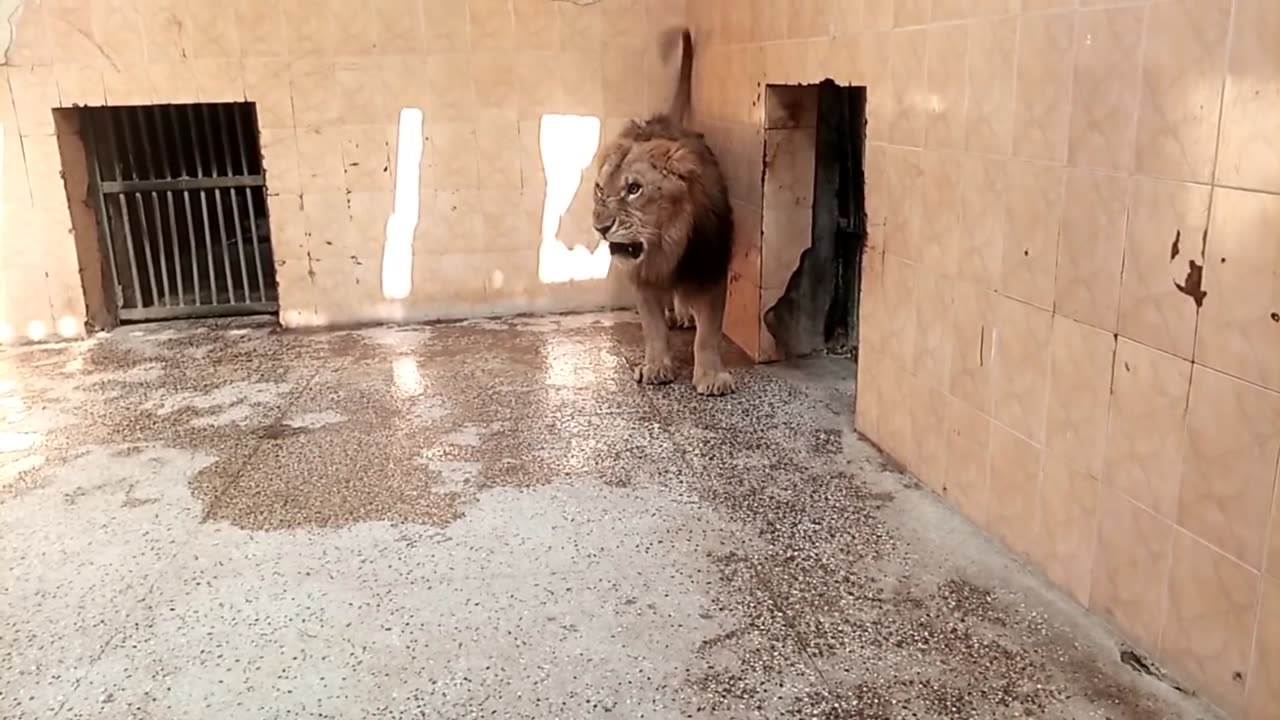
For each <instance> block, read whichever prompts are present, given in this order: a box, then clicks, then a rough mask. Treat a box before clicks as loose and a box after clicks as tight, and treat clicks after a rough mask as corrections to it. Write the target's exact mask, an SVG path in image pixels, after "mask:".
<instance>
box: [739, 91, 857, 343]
mask: <svg viewBox="0 0 1280 720" xmlns="http://www.w3.org/2000/svg"><path fill="white" fill-rule="evenodd" d="M771 97H773V98H775V99H776V100H777V101H778V103H779V104H782V105H786V106H787V110H786V112H787V113H788V114H789V115H790V116H791V117H802V116H804V115H805V114H807V113H808V112H810V109H809V108H812V110H811V112H812V113H813V116H812V122H813V127H814V134H813V138H814V139H813V152H814V157H813V160H812V162H813V186H812V187H813V195H812V197H813V202H812V224H811V226H810V234H811V237H810V242H809V246H808V248H806V249H805V250H804V251H803V253H801V255H800V258H799V262H798V263H797V264H796V267H795V270H794V271H793V272H792V273H791V276H790V277H789V278H788V279H787V283H786V288H785V290H784V291H783V292H782V295H781V297H779V298H778V299H777V301H776V302H775V303H773V305H772V306H770V307H769V308H768V309H767V310H766V311H765V313H764V322H765V326H766V327H767V328H768V329H769V332H770V333H771V334H772V335H773V338H774V341H775V342H776V344H777V346H778V351H779V354H780V355H781V356H782V357H788V358H794V357H803V356H806V355H811V354H813V353H817V352H826V353H829V354H835V355H850V356H852V357H854V358H856V356H857V343H858V294H859V289H860V283H861V268H862V262H861V261H862V250H863V247H864V246H865V244H866V237H867V211H866V178H865V175H864V158H865V155H866V123H867V118H866V107H867V93H866V88H865V87H842V86H840V85H837V84H836V83H835V82H833V81H831V80H825V81H823V82H822V83H820V84H818V85H811V86H802V87H788V88H786V89H785V91H780V92H777V93H774V94H772V95H771ZM766 112H772V111H770V110H769V109H768V108H766ZM772 162H773V164H774V165H779V166H780V165H783V164H784V163H783V159H780V158H776V157H775V158H772ZM768 172H769V169H768V168H766V175H767V174H768ZM766 183H768V180H767V179H766ZM765 212H766V213H768V212H769V208H767V207H766V209H765ZM768 225H769V223H768V221H767V220H766V227H768ZM764 242H765V243H766V250H765V252H766V253H767V252H768V249H767V247H768V244H769V243H770V242H771V240H770V238H768V237H766V238H765V240H764Z"/></svg>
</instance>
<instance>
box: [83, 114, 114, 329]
mask: <svg viewBox="0 0 1280 720" xmlns="http://www.w3.org/2000/svg"><path fill="white" fill-rule="evenodd" d="M82 112H83V113H84V114H83V115H81V118H83V120H82V121H81V124H80V127H81V132H83V133H85V134H86V137H85V140H86V143H85V144H86V145H87V146H88V148H89V153H88V154H89V164H90V165H92V166H93V168H92V169H93V174H92V178H93V188H94V198H93V200H94V202H93V206H94V209H95V210H97V213H98V232H100V233H101V234H102V235H101V237H99V238H98V243H99V244H100V245H106V246H107V262H108V263H110V267H111V273H110V275H111V292H112V295H114V296H115V299H116V312H117V313H119V312H120V308H121V307H123V306H124V294H123V293H122V291H121V288H120V269H119V267H117V266H116V249H115V243H114V242H112V239H111V224H110V222H109V221H108V219H107V205H106V197H105V196H103V194H102V163H101V156H102V148H101V143H100V142H99V140H98V131H97V129H96V126H97V123H98V120H99V119H100V118H102V111H101V110H87V111H82Z"/></svg>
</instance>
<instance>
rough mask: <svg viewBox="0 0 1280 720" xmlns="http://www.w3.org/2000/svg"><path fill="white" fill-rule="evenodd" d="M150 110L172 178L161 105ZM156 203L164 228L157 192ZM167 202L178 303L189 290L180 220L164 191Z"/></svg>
mask: <svg viewBox="0 0 1280 720" xmlns="http://www.w3.org/2000/svg"><path fill="white" fill-rule="evenodd" d="M149 110H150V112H148V113H146V114H148V115H150V116H151V120H152V121H153V124H154V126H155V134H154V138H155V142H156V146H157V147H158V148H159V149H160V168H159V169H160V170H162V171H163V172H164V176H165V177H166V178H172V177H173V172H172V170H171V169H170V166H169V146H168V145H167V144H166V138H165V131H164V118H163V117H162V116H161V114H160V113H161V109H160V108H159V107H152V108H149ZM151 197H152V199H153V200H155V203H156V227H157V228H161V229H163V225H164V222H163V220H162V219H161V216H160V201H159V198H158V197H157V196H156V194H155V193H154V192H153V193H152V194H151ZM164 199H165V204H166V205H168V207H169V240H170V241H171V244H172V246H173V274H174V276H175V277H176V278H177V281H178V283H177V284H178V304H179V305H182V304H185V303H186V299H187V290H186V287H184V286H185V284H186V283H184V282H183V279H182V248H181V246H180V245H179V244H178V220H177V217H176V213H175V212H174V206H173V193H172V192H170V191H167V190H166V191H164Z"/></svg>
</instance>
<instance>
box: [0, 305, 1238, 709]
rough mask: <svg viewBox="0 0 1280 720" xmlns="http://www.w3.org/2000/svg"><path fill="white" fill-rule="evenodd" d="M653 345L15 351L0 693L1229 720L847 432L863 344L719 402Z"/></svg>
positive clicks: (489, 325) (190, 339) (559, 325)
mask: <svg viewBox="0 0 1280 720" xmlns="http://www.w3.org/2000/svg"><path fill="white" fill-rule="evenodd" d="M691 335H692V334H691V333H690V332H683V333H680V334H679V335H678V336H677V346H678V347H679V348H681V349H682V352H685V353H687V352H688V351H689V350H688V349H689V345H690V342H691ZM640 346H641V343H640V330H639V326H638V325H637V324H636V323H635V322H634V315H633V314H596V315H581V316H560V317H531V318H516V319H510V320H501V321H494V320H487V321H470V322H465V323H457V324H449V325H436V326H429V327H411V328H401V329H393V328H375V329H368V330H361V331H349V332H331V333H323V334H321V333H316V334H294V333H284V332H279V331H276V330H274V329H273V328H270V327H266V326H262V325H257V324H254V323H252V322H245V321H237V322H220V323H177V324H167V325H155V326H149V327H135V328H130V329H126V330H121V331H117V332H116V333H113V334H111V335H108V336H102V337H99V338H95V339H92V340H90V341H87V342H79V343H70V344H64V345H59V346H42V347H28V348H17V349H9V350H3V351H0V593H2V594H3V597H0V646H3V647H2V648H0V717H3V718H44V717H59V718H101V719H111V718H166V719H167V718H211V719H212V718H218V719H227V718H236V719H240V718H375V717H376V718H472V717H485V718H490V717H493V718H596V717H611V718H828V719H830V718H854V719H857V720H887V719H890V718H893V719H896V718H940V719H941V718H945V719H947V720H951V719H960V718H1006V717H1008V718H1027V717H1031V718H1062V719H1067V718H1070V719H1073V720H1074V719H1075V718H1114V719H1117V720H1119V719H1127V718H1139V719H1148V718H1149V719H1151V720H1157V719H1158V720H1165V719H1175V718H1176V719H1182V718H1187V719H1192V718H1210V717H1215V716H1214V715H1213V714H1212V713H1211V712H1210V711H1209V710H1207V709H1205V708H1204V707H1202V706H1200V705H1198V704H1197V703H1196V702H1195V701H1194V699H1193V698H1190V697H1189V696H1187V695H1185V694H1183V693H1181V692H1179V691H1178V690H1176V689H1175V688H1173V687H1172V686H1171V685H1170V684H1169V683H1167V682H1164V681H1162V680H1160V679H1157V678H1155V677H1152V676H1149V675H1146V674H1142V673H1139V672H1136V671H1135V670H1133V669H1131V667H1129V666H1128V665H1126V664H1125V663H1123V662H1121V660H1120V651H1121V649H1122V648H1123V646H1122V645H1121V644H1120V643H1119V641H1118V639H1117V638H1116V637H1115V636H1114V635H1113V634H1112V633H1111V631H1110V630H1109V629H1108V628H1107V627H1105V626H1104V625H1102V624H1101V623H1099V622H1098V621H1096V620H1094V619H1092V618H1090V617H1089V616H1087V615H1086V614H1085V613H1084V612H1083V611H1082V610H1080V609H1079V608H1077V607H1076V606H1074V605H1073V604H1072V603H1070V602H1069V601H1068V600H1066V599H1064V597H1063V596H1062V595H1060V594H1059V593H1057V592H1055V591H1053V590H1052V589H1050V588H1049V587H1048V586H1047V585H1046V584H1045V583H1044V582H1043V581H1042V580H1041V579H1040V578H1039V577H1038V576H1036V575H1034V574H1033V573H1032V572H1031V571H1030V570H1028V569H1027V568H1026V567H1024V566H1023V565H1021V564H1019V562H1018V561H1016V560H1014V559H1013V558H1011V557H1010V556H1009V555H1008V554H1007V553H1006V552H1005V551H1003V550H1002V549H1001V548H1000V547H999V546H997V545H996V544H994V543H993V542H991V541H989V540H987V539H986V538H985V537H984V536H983V535H982V534H981V533H980V532H978V531H977V530H976V529H975V528H974V527H973V526H971V525H969V524H968V523H967V522H966V521H964V520H962V519H961V518H960V517H959V516H958V515H957V514H956V513H954V512H952V511H951V510H950V509H948V508H947V507H946V506H945V505H944V504H942V503H941V502H940V501H939V500H937V499H936V498H934V497H933V496H932V495H930V494H929V493H928V492H926V491H924V490H922V489H920V488H919V487H918V486H917V485H916V484H915V483H914V482H913V481H911V480H910V479H909V478H907V477H905V476H903V475H901V474H899V473H898V472H896V471H894V470H893V469H892V468H891V467H890V466H889V465H887V464H886V463H885V462H884V461H883V460H882V458H881V456H880V455H879V453H878V452H877V451H876V450H875V449H874V448H872V447H871V446H870V445H868V444H867V443H866V442H865V441H864V440H862V439H861V438H860V437H859V436H857V435H856V434H854V433H853V432H852V430H851V427H852V419H851V408H852V386H853V379H852V378H853V367H852V363H851V361H849V360H848V359H840V358H818V359H812V360H807V361H804V362H798V363H790V364H782V365H775V366H765V367H754V368H751V367H747V363H745V362H744V361H743V358H742V357H741V356H733V358H732V359H733V360H734V362H733V363H732V364H733V365H735V366H736V369H735V372H736V373H737V377H738V386H739V391H738V393H737V394H735V395H732V396H729V397H725V398H715V399H712V398H702V397H699V396H697V395H696V394H695V393H694V392H693V389H692V388H691V387H690V385H689V382H688V368H687V366H686V367H685V369H684V375H683V376H682V379H681V381H680V382H678V383H677V384H675V385H670V386H666V387H659V388H647V387H639V386H637V385H636V384H634V383H633V381H632V379H631V372H630V370H629V369H628V368H629V366H628V363H629V362H635V360H636V358H637V357H638V356H639V354H640V350H639V348H640Z"/></svg>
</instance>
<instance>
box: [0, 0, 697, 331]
mask: <svg viewBox="0 0 1280 720" xmlns="http://www.w3.org/2000/svg"><path fill="white" fill-rule="evenodd" d="M684 16H685V2H684V0H607V1H605V2H600V3H595V4H591V3H582V4H579V3H572V2H549V1H548V0H448V1H447V2H446V1H444V0H373V1H372V2H368V3H361V2H339V1H338V0H232V1H231V2H221V3H220V2H211V1H207V0H26V1H25V2H24V3H23V6H22V10H21V14H20V15H19V16H18V17H17V20H16V22H15V27H16V31H15V32H16V34H15V38H14V42H13V44H12V46H11V47H10V48H9V51H8V53H7V57H6V64H5V65H4V66H3V67H0V75H2V76H3V81H4V82H0V94H3V97H0V127H2V128H3V146H2V147H3V156H2V162H3V176H2V177H3V183H4V186H3V218H0V223H2V226H0V227H3V233H2V234H0V257H2V258H3V262H0V335H3V336H5V337H6V338H9V339H12V338H13V337H17V338H19V339H21V338H22V337H24V336H27V335H47V334H49V333H52V332H55V329H56V328H58V327H61V328H62V329H64V330H66V331H67V332H68V333H70V334H77V333H80V332H82V331H83V320H84V318H85V313H86V310H85V302H84V292H83V290H82V283H81V279H80V276H79V270H78V266H77V258H76V253H75V243H74V242H73V238H72V237H71V234H70V230H71V228H72V222H71V218H70V214H69V212H68V201H67V191H66V190H65V189H64V187H63V183H62V181H61V178H60V176H59V170H60V166H61V161H60V159H59V153H58V141H57V137H56V133H55V128H54V122H53V115H52V113H51V109H52V108H57V107H69V106H72V105H73V104H74V105H103V104H109V105H120V104H132V103H170V102H195V101H210V102H214V101H237V100H244V99H248V100H251V101H253V102H255V103H257V106H258V112H259V118H260V126H261V133H262V146H263V155H264V162H265V166H266V173H267V180H268V185H269V188H268V189H269V194H270V200H269V211H270V214H271V225H272V240H273V244H274V249H275V254H276V259H277V265H278V267H277V279H278V282H279V286H280V294H281V305H282V307H281V319H282V320H283V321H284V322H285V323H286V324H290V325H312V324H323V323H345V322H357V321H364V320H376V319H384V318H410V319H412V318H422V317H432V316H440V315H466V314H477V313H483V312H496V311H504V310H506V311H511V310H522V311H527V310H537V309H571V308H589V307H599V306H601V305H609V304H616V303H617V302H619V301H626V300H627V299H628V298H627V295H626V294H625V292H622V291H621V288H619V287H618V283H616V282H614V281H611V280H610V281H600V280H596V281H584V282H572V283H563V284H546V283H544V282H543V281H541V280H540V279H539V275H538V264H539V252H538V251H539V245H540V242H541V221H542V211H543V197H544V189H545V177H544V173H543V165H542V160H541V157H540V151H539V140H538V133H539V122H540V119H541V118H542V116H543V114H544V113H571V114H585V115H591V116H595V117H597V118H600V119H601V120H602V123H603V125H604V127H605V132H606V133H610V132H614V131H616V129H617V128H618V127H619V125H620V123H621V122H622V121H623V119H625V118H627V117H630V116H632V115H639V114H643V113H647V112H649V111H650V110H652V109H656V108H659V107H662V106H663V105H665V103H666V102H667V100H668V98H669V96H670V92H671V85H672V82H673V80H674V67H673V66H672V65H671V64H664V62H663V60H662V59H661V58H660V54H659V51H658V43H657V39H656V38H657V36H658V33H659V31H660V30H661V29H663V28H666V27H668V26H671V25H674V24H677V23H680V22H681V21H682V20H683V18H684ZM606 43H607V48H608V52H605V48H606ZM403 107H418V108H421V109H422V110H423V111H424V113H425V116H426V135H427V138H426V144H425V149H424V153H423V164H422V183H421V193H420V195H421V210H420V217H419V224H418V227H417V235H416V238H415V262H414V266H413V280H414V284H413V291H412V293H411V295H410V296H409V298H407V299H406V300H405V301H404V302H388V301H386V300H385V298H384V297H383V295H382V291H381V277H380V274H381V265H382V252H383V238H384V227H385V223H386V221H387V217H388V215H389V213H390V210H391V205H392V183H393V176H394V172H395V166H394V158H395V153H396V144H397V141H396V126H397V122H398V114H399V111H400V109H401V108H403ZM589 183H590V177H588V178H586V179H585V181H584V187H581V188H579V190H578V191H577V194H576V196H575V197H574V199H573V201H572V202H571V204H570V206H569V210H568V213H567V215H566V217H565V218H564V220H563V222H562V223H561V230H560V233H559V235H558V239H559V241H560V242H562V243H564V244H568V245H570V246H572V245H575V244H584V245H587V246H588V247H589V248H594V242H595V241H594V239H593V238H592V236H591V234H590V224H589V222H588V215H589V212H590V197H591V196H590V185H589ZM80 192H81V194H82V193H83V188H81V189H80ZM74 194H75V191H73V195H74ZM60 321H61V322H60Z"/></svg>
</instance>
